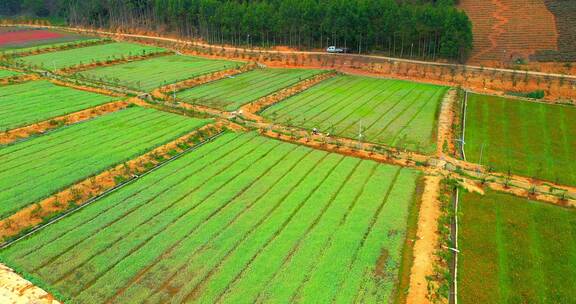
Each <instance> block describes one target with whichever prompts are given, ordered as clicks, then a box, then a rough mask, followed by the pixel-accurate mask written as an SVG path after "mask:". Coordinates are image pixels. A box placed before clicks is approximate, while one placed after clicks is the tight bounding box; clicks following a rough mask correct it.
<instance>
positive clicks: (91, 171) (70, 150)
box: [0, 107, 207, 218]
mask: <svg viewBox="0 0 576 304" xmlns="http://www.w3.org/2000/svg"><path fill="white" fill-rule="evenodd" d="M205 123H207V121H205V120H197V119H190V118H186V117H184V116H179V115H176V114H170V113H166V112H160V111H156V110H152V109H145V108H139V107H132V108H128V109H126V110H122V111H119V112H115V113H111V114H107V115H104V116H100V117H98V118H96V119H93V120H90V121H86V122H83V123H79V124H76V125H73V126H70V127H65V128H61V129H58V130H57V131H54V132H51V133H49V134H46V135H42V136H39V137H36V138H32V139H30V140H27V141H25V142H21V143H18V144H14V145H11V146H5V147H2V148H0V159H2V161H1V162H0V202H2V203H1V204H0V218H4V217H6V216H7V215H10V214H12V213H14V212H16V211H17V210H19V209H21V208H23V207H25V206H28V205H30V204H32V203H35V202H37V201H39V200H41V199H43V198H46V197H48V196H50V195H51V194H53V193H55V192H57V191H59V190H62V189H64V188H66V187H68V186H70V185H72V184H74V183H76V182H78V181H80V180H84V179H86V178H88V177H90V176H92V175H95V174H97V173H99V172H101V171H103V170H106V169H108V168H110V167H112V166H115V165H118V164H121V163H122V162H125V161H127V160H129V159H132V158H134V157H136V156H138V155H141V154H144V153H145V152H147V151H149V150H151V149H153V148H154V147H156V146H159V145H161V144H164V143H166V142H168V141H170V140H172V139H176V138H177V137H179V136H181V135H183V134H185V133H188V132H190V131H192V130H193V129H195V128H197V127H199V126H202V125H204V124H205Z"/></svg>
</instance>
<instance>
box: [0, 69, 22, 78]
mask: <svg viewBox="0 0 576 304" xmlns="http://www.w3.org/2000/svg"><path fill="white" fill-rule="evenodd" d="M18 75H21V74H20V73H18V72H14V71H10V70H2V69H0V79H1V78H8V77H14V76H18Z"/></svg>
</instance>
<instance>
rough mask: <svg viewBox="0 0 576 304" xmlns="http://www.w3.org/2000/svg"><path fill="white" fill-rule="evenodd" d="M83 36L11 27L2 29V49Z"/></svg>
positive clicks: (39, 44)
mask: <svg viewBox="0 0 576 304" xmlns="http://www.w3.org/2000/svg"><path fill="white" fill-rule="evenodd" d="M90 38H91V37H89V36H81V35H77V34H71V33H67V32H62V31H55V30H43V29H30V28H19V27H9V28H3V30H2V31H0V51H4V50H9V49H19V48H27V47H39V46H43V45H46V44H54V43H64V42H71V41H77V40H83V39H90Z"/></svg>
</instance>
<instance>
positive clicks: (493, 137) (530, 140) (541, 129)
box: [465, 94, 576, 185]
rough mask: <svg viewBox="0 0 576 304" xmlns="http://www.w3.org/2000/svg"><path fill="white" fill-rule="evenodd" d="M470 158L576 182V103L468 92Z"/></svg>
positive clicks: (505, 169) (500, 168)
mask: <svg viewBox="0 0 576 304" xmlns="http://www.w3.org/2000/svg"><path fill="white" fill-rule="evenodd" d="M465 141H466V144H465V151H466V159H467V160H468V161H471V162H475V163H479V162H480V154H481V153H482V165H486V166H489V167H492V168H493V169H495V170H496V171H500V172H504V173H507V172H508V171H510V172H511V173H516V174H520V175H524V176H527V177H536V178H540V179H545V180H549V181H552V182H558V183H563V184H569V185H576V108H574V107H569V106H561V105H550V104H544V103H536V102H528V101H521V100H514V99H507V98H502V97H494V96H487V95H477V94H469V95H468V106H467V111H466V134H465Z"/></svg>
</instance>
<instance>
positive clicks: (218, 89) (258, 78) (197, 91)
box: [177, 69, 322, 111]
mask: <svg viewBox="0 0 576 304" xmlns="http://www.w3.org/2000/svg"><path fill="white" fill-rule="evenodd" d="M321 72H322V71H320V70H304V69H257V70H253V71H250V72H246V73H242V74H240V75H236V76H234V77H231V78H226V79H222V80H219V81H215V82H211V83H208V84H205V85H201V86H197V87H194V88H191V89H188V90H184V91H182V92H179V93H178V94H177V97H178V98H179V99H182V100H183V101H185V102H187V103H192V104H201V105H204V106H208V107H212V108H217V109H221V110H226V111H234V110H237V109H238V108H239V107H240V106H242V105H244V104H247V103H249V102H252V101H255V100H257V99H259V98H261V97H264V96H267V95H270V94H272V93H274V92H276V91H278V90H281V89H283V88H286V87H289V86H291V85H293V84H296V83H297V82H299V81H302V80H305V79H307V78H310V77H312V76H314V75H317V74H319V73H321Z"/></svg>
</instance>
